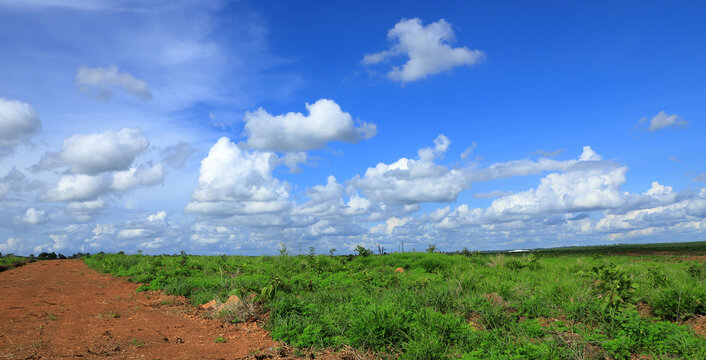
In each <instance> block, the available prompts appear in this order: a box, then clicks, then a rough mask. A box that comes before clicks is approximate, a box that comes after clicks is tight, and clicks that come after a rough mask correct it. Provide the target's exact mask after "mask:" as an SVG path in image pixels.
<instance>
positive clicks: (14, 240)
mask: <svg viewBox="0 0 706 360" xmlns="http://www.w3.org/2000/svg"><path fill="white" fill-rule="evenodd" d="M23 249H24V248H23V246H22V239H21V238H18V237H9V238H7V240H6V241H5V242H4V243H0V253H3V254H8V253H13V252H20V251H22V250H23Z"/></svg>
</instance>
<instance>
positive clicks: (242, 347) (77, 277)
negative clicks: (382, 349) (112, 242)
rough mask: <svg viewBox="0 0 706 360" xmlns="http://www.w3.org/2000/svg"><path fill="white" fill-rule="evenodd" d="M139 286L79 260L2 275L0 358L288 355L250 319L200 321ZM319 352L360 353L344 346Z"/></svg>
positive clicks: (183, 305)
mask: <svg viewBox="0 0 706 360" xmlns="http://www.w3.org/2000/svg"><path fill="white" fill-rule="evenodd" d="M137 286H138V285H137V284H133V283H129V282H127V281H126V280H124V279H120V278H115V277H113V276H111V275H104V274H100V273H98V272H96V271H94V270H92V269H90V268H88V266H86V265H85V264H84V263H83V262H82V261H80V260H52V261H39V262H35V263H32V264H27V265H25V266H22V267H19V268H15V269H11V270H8V271H5V272H2V273H0V309H2V311H0V359H57V358H86V359H94V358H103V357H110V358H112V359H136V358H143V359H144V358H146V359H283V358H290V357H291V355H292V353H293V349H291V348H288V347H286V346H284V345H282V344H279V343H277V342H275V341H273V340H272V339H271V338H270V337H269V335H268V333H267V331H265V330H263V329H262V328H260V327H259V326H258V325H257V324H256V323H254V322H250V323H241V324H238V325H232V324H227V323H223V322H222V321H220V320H217V319H206V318H204V316H203V315H204V314H203V312H204V311H205V310H200V309H198V308H196V307H193V306H191V305H189V304H188V301H187V300H186V299H184V298H183V297H176V296H167V295H164V294H161V293H159V292H150V293H146V292H141V293H136V292H135V290H136V288H137ZM217 339H218V340H217ZM321 355H323V356H316V357H317V358H324V359H326V358H329V359H333V358H338V359H340V358H349V359H359V358H361V357H360V355H357V354H355V352H353V351H347V350H344V351H342V352H339V353H332V352H329V353H323V354H321Z"/></svg>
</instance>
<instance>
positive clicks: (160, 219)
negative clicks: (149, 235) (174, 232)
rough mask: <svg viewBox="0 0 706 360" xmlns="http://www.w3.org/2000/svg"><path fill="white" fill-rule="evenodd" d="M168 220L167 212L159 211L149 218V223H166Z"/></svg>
mask: <svg viewBox="0 0 706 360" xmlns="http://www.w3.org/2000/svg"><path fill="white" fill-rule="evenodd" d="M166 218H167V212H166V211H159V212H156V213H154V214H150V215H149V216H148V217H147V221H148V222H150V223H164V221H165V219H166Z"/></svg>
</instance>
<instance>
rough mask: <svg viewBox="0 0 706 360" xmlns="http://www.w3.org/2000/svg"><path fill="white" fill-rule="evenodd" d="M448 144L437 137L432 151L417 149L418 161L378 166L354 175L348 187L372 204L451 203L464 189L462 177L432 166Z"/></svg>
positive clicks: (403, 160) (442, 137) (399, 161)
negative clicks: (365, 197) (351, 187)
mask: <svg viewBox="0 0 706 360" xmlns="http://www.w3.org/2000/svg"><path fill="white" fill-rule="evenodd" d="M449 143H450V141H449V140H448V138H447V137H446V136H444V135H439V136H438V137H437V138H436V140H434V144H435V147H434V148H422V149H419V151H418V156H419V159H416V160H415V159H407V158H401V159H399V160H397V161H396V162H394V163H392V164H384V163H379V164H377V165H376V166H375V167H374V168H368V169H367V170H366V171H365V174H364V175H363V177H360V176H358V175H356V176H355V177H354V178H353V179H351V180H350V181H349V184H350V185H352V186H355V187H356V188H358V189H360V191H361V192H362V193H363V194H364V195H366V196H367V197H369V198H371V199H373V200H376V201H383V202H390V203H393V204H412V203H419V202H450V201H454V200H455V199H456V196H458V194H459V193H460V192H461V191H463V190H465V189H466V188H467V183H468V181H467V177H466V174H465V173H464V172H463V171H461V170H457V169H453V170H449V169H448V168H447V167H445V166H441V165H437V164H436V163H435V162H434V160H435V159H436V157H438V156H440V155H443V153H444V152H445V151H446V150H447V149H448V146H449Z"/></svg>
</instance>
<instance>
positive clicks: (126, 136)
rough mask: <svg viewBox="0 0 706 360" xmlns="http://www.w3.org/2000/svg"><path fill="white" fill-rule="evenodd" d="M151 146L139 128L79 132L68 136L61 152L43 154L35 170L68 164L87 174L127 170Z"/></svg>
mask: <svg viewBox="0 0 706 360" xmlns="http://www.w3.org/2000/svg"><path fill="white" fill-rule="evenodd" d="M148 146H149V141H147V139H145V138H144V137H143V136H142V131H141V130H140V129H134V128H125V129H122V130H120V131H118V132H115V131H112V130H108V131H105V132H102V133H96V134H78V135H74V136H71V137H69V138H67V139H65V140H64V142H63V144H62V147H61V150H60V151H58V152H48V153H46V154H44V156H43V157H42V159H41V160H40V161H39V163H38V164H37V165H35V166H34V169H35V170H49V169H54V168H58V167H68V171H69V172H70V173H73V174H88V175H96V174H99V173H102V172H107V171H119V170H126V169H128V168H129V167H130V165H131V164H132V163H133V161H134V160H135V157H137V155H139V154H140V153H142V152H143V151H144V150H145V149H147V147H148Z"/></svg>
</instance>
